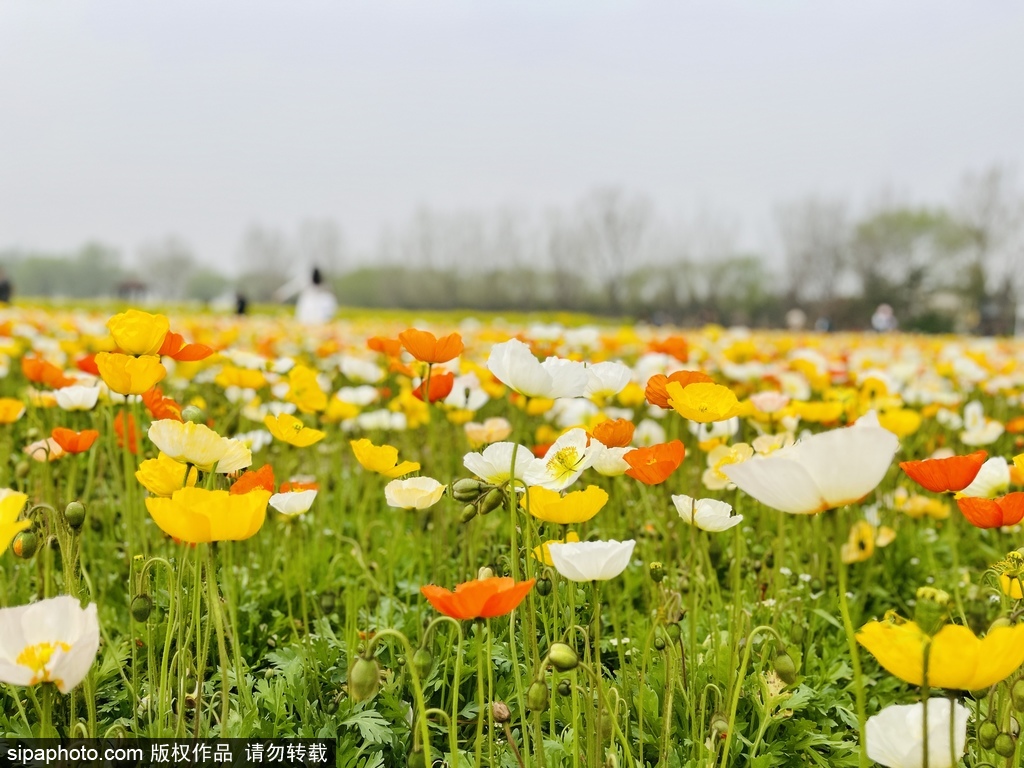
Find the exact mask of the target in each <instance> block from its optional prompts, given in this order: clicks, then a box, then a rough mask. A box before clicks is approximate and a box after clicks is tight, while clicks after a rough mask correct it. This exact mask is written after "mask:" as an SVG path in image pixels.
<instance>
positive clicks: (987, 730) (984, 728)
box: [978, 720, 999, 749]
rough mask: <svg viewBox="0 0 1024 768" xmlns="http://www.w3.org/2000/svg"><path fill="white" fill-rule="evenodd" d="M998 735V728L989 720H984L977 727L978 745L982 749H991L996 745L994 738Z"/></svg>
mask: <svg viewBox="0 0 1024 768" xmlns="http://www.w3.org/2000/svg"><path fill="white" fill-rule="evenodd" d="M998 735H999V726H998V725H996V724H995V723H993V722H992V721H991V720H986V721H985V722H984V723H982V724H981V725H979V726H978V743H979V744H981V747H982V749H992V747H994V746H995V745H996V737H997V736H998Z"/></svg>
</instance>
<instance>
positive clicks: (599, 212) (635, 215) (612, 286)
mask: <svg viewBox="0 0 1024 768" xmlns="http://www.w3.org/2000/svg"><path fill="white" fill-rule="evenodd" d="M581 212H582V217H583V221H584V224H585V227H586V231H587V233H588V234H589V237H590V248H591V252H592V254H593V262H594V264H595V266H596V267H597V270H598V275H599V277H600V280H601V282H602V284H603V285H604V291H605V295H606V297H607V302H608V311H609V312H611V313H612V314H616V313H618V312H620V311H621V309H622V297H623V286H624V282H625V277H626V274H627V272H629V271H630V269H632V268H634V267H636V266H637V265H638V263H639V262H640V261H641V259H642V254H641V249H642V247H643V245H644V240H645V238H646V236H647V234H648V230H649V228H650V225H651V221H652V219H653V217H654V211H653V206H652V205H651V203H650V201H649V200H648V199H647V198H645V197H640V196H632V197H631V196H629V195H628V194H626V192H624V191H623V190H621V189H618V188H605V189H598V190H595V191H594V192H592V193H591V194H590V196H589V197H588V198H586V199H585V200H584V201H583V203H582V206H581Z"/></svg>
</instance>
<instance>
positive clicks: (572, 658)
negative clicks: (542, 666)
mask: <svg viewBox="0 0 1024 768" xmlns="http://www.w3.org/2000/svg"><path fill="white" fill-rule="evenodd" d="M548 661H550V662H551V666H553V667H554V668H555V669H557V670H558V671H559V672H569V671H570V670H573V669H576V666H577V665H578V664H579V663H580V657H579V656H577V655H576V651H574V650H573V649H572V648H571V647H570V646H568V645H566V644H565V643H552V644H551V647H550V648H548Z"/></svg>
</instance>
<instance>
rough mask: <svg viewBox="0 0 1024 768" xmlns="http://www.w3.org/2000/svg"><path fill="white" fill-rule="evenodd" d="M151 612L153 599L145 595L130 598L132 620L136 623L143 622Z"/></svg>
mask: <svg viewBox="0 0 1024 768" xmlns="http://www.w3.org/2000/svg"><path fill="white" fill-rule="evenodd" d="M152 610H153V598H152V597H150V596H149V595H147V594H141V595H136V596H135V597H133V598H132V605H131V612H132V618H133V619H135V620H136V621H145V620H146V619H148V618H149V614H150V612H151V611H152Z"/></svg>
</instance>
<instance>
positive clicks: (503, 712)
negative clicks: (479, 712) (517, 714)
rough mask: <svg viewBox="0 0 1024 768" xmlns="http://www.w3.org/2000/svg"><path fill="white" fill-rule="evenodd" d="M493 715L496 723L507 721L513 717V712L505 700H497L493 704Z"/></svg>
mask: <svg viewBox="0 0 1024 768" xmlns="http://www.w3.org/2000/svg"><path fill="white" fill-rule="evenodd" d="M491 716H492V717H493V718H494V722H496V723H507V722H508V721H509V720H510V719H511V718H512V712H511V710H510V709H509V708H508V704H506V703H505V702H504V701H495V702H493V703H492V704H491Z"/></svg>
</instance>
